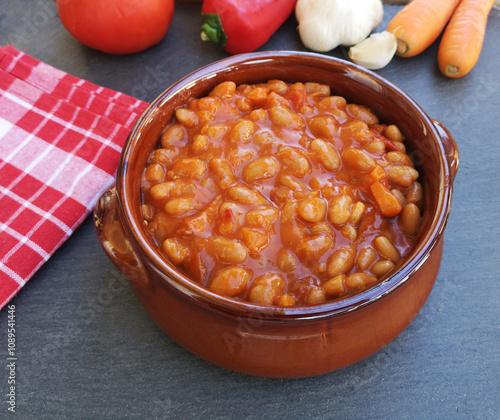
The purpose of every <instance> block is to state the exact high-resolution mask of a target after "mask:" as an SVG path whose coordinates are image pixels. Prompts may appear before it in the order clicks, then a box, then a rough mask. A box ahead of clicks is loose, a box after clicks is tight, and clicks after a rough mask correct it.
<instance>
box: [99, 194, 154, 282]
mask: <svg viewBox="0 0 500 420" xmlns="http://www.w3.org/2000/svg"><path fill="white" fill-rule="evenodd" d="M94 225H95V229H96V233H97V236H98V238H99V242H100V243H101V246H102V247H103V249H104V251H105V252H106V254H108V256H109V258H110V259H111V261H113V263H114V264H115V265H116V266H117V267H118V268H119V270H120V271H121V272H122V273H123V274H125V276H126V277H127V278H128V279H129V280H131V281H134V282H139V283H144V282H148V272H147V270H146V268H145V267H144V265H143V264H142V262H141V259H140V258H139V256H138V255H137V253H136V252H135V251H134V249H133V248H132V245H131V244H130V241H129V240H128V238H127V236H126V235H125V232H124V231H123V229H122V227H121V223H120V220H119V217H118V208H117V201H116V189H115V188H110V189H109V190H108V191H106V192H105V193H104V194H103V195H102V196H101V197H100V198H99V200H98V201H97V204H96V206H95V208H94Z"/></svg>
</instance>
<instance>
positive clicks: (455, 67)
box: [438, 0, 495, 77]
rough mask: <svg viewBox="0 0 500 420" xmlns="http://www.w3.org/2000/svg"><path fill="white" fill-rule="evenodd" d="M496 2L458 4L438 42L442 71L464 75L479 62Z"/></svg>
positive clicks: (475, 0) (482, 0)
mask: <svg viewBox="0 0 500 420" xmlns="http://www.w3.org/2000/svg"><path fill="white" fill-rule="evenodd" d="M494 3H495V0H462V1H461V3H460V4H459V5H458V7H457V9H456V10H455V12H454V13H453V16H452V18H451V20H450V23H448V26H447V27H446V30H445V32H444V35H443V38H442V39H441V43H440V44H439V51H438V64H439V70H441V73H443V74H444V75H445V76H448V77H462V76H465V75H466V74H467V73H469V72H470V71H471V70H472V68H473V67H474V66H475V65H476V63H477V60H478V59H479V54H480V53H481V49H482V46H483V40H484V33H485V31H486V22H487V20H488V14H489V12H490V10H491V8H492V7H493V4H494Z"/></svg>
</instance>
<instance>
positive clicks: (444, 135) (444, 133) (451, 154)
mask: <svg viewBox="0 0 500 420" xmlns="http://www.w3.org/2000/svg"><path fill="white" fill-rule="evenodd" d="M432 122H433V123H434V125H435V126H436V128H437V131H438V132H439V136H440V137H441V140H442V141H443V146H444V148H445V151H446V156H447V158H448V164H449V165H450V170H451V175H452V177H453V179H455V176H456V175H457V171H458V164H459V162H460V154H459V153H458V146H457V143H456V142H455V139H454V138H453V136H452V135H451V133H450V132H449V131H448V129H447V128H446V127H445V126H444V125H443V124H442V123H440V122H439V121H438V120H436V119H434V118H432Z"/></svg>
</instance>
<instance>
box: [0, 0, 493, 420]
mask: <svg viewBox="0 0 500 420" xmlns="http://www.w3.org/2000/svg"><path fill="white" fill-rule="evenodd" d="M399 9H400V6H386V7H385V17H384V22H383V23H382V25H381V26H380V28H384V27H385V26H386V25H387V23H388V22H389V20H390V18H391V17H392V16H394V14H395V13H396V12H397V10H399ZM200 10H201V6H200V4H199V3H179V2H177V3H176V11H175V15H174V19H173V22H172V26H171V28H170V29H169V32H168V34H167V36H166V38H165V39H164V40H163V41H162V42H161V43H160V44H159V45H157V46H155V47H153V48H151V49H149V50H148V51H145V52H143V53H140V54H135V55H131V56H125V57H113V56H108V55H105V54H102V53H99V52H97V51H93V50H90V49H88V48H86V47H84V46H82V45H81V44H79V43H78V42H77V41H75V40H74V39H73V38H72V37H71V36H70V35H69V34H68V33H67V32H66V30H65V29H64V28H63V27H62V25H61V23H60V21H59V19H58V17H57V14H56V9H55V4H54V2H53V1H51V0H38V1H27V0H2V6H1V9H0V45H6V44H8V43H13V44H14V46H15V47H16V48H18V49H20V50H25V51H26V52H27V53H28V54H31V55H33V56H34V57H36V58H38V59H40V60H43V61H45V62H47V63H49V64H51V65H53V66H55V67H58V68H60V69H62V70H64V71H66V72H69V73H72V74H74V75H76V76H79V77H82V78H85V79H88V80H90V81H91V82H94V83H97V84H100V85H103V86H106V87H109V88H112V89H116V90H120V91H123V92H125V93H127V94H130V95H134V96H136V97H139V98H141V99H143V100H147V101H150V100H152V99H153V98H154V97H155V96H156V95H157V94H158V93H159V92H161V91H162V90H163V89H164V88H165V87H167V86H168V85H169V84H171V83H172V82H174V81H175V80H176V79H178V78H179V77H181V76H184V75H185V74H186V73H188V72H190V71H192V70H195V69H197V68H198V67H200V66H202V65H205V64H208V63H210V62H212V61H215V60H217V59H220V58H224V57H226V56H227V55H226V54H225V53H224V52H220V51H217V50H216V49H215V48H214V47H213V46H212V45H207V44H204V43H202V42H201V41H200V40H199V22H200V17H199V13H200ZM296 25H297V23H296V21H295V19H294V17H291V18H290V19H289V20H288V21H287V22H286V23H285V25H283V26H282V27H281V28H280V29H279V31H278V32H277V33H276V34H275V36H273V37H272V39H271V40H270V41H269V42H268V43H267V44H266V45H265V46H264V47H262V48H261V49H262V50H271V49H293V50H304V47H303V46H302V45H301V42H300V38H299V36H298V33H297V31H296ZM499 35H500V10H498V9H497V10H493V11H492V13H491V16H490V21H489V26H488V29H487V34H486V41H485V44H484V48H483V52H482V55H481V58H480V61H479V63H478V65H477V67H476V68H475V69H474V70H473V72H472V73H471V74H469V75H468V76H467V77H465V78H463V79H459V80H449V79H446V78H444V77H443V76H441V75H440V73H439V71H438V68H437V64H436V54H437V46H438V45H437V43H436V44H434V45H433V46H432V47H431V48H430V49H428V50H427V51H426V52H424V53H423V54H421V55H420V56H418V57H416V58H413V59H394V60H393V62H391V64H390V65H389V66H388V67H386V68H385V69H383V70H380V71H379V74H381V75H382V76H384V77H386V78H387V79H389V80H390V81H392V82H394V83H395V84H397V85H398V86H399V87H401V88H402V89H403V90H405V91H406V92H407V93H408V94H410V96H412V97H413V98H414V99H415V100H416V101H417V102H418V103H419V104H420V105H421V106H422V107H423V108H424V109H425V110H426V111H427V113H428V114H429V115H430V116H431V117H433V118H436V119H438V120H440V121H441V122H442V123H443V124H444V125H445V126H447V127H448V128H449V129H450V131H451V132H452V133H453V135H454V137H455V139H456V141H457V143H458V145H459V149H460V153H461V164H460V168H459V172H458V176H457V178H456V180H455V193H454V202H453V210H452V214H451V218H450V221H449V224H448V227H447V230H446V235H445V248H444V255H443V261H442V266H441V271H440V274H439V277H438V279H437V282H436V285H435V287H434V290H433V292H432V294H431V296H430V298H429V300H428V301H427V303H426V305H425V306H424V308H423V309H422V311H421V313H420V314H419V315H418V317H417V318H416V319H415V321H414V322H413V323H412V324H411V325H410V326H409V327H408V328H407V329H406V330H405V331H404V332H403V333H402V334H401V335H400V336H399V337H398V338H397V339H396V340H395V341H393V342H392V343H390V344H389V345H388V346H387V347H386V348H384V349H383V350H381V351H380V352H378V353H377V354H375V355H373V356H372V357H370V358H368V359H366V360H364V361H362V362H360V363H358V364H356V365H354V366H350V367H348V368H345V369H343V370H340V371H337V372H333V373H330V374H326V375H322V376H319V377H314V378H306V379H293V380H276V379H263V378H255V377H249V376H244V375H241V374H237V373H234V372H230V371H226V370H223V369H220V368H218V367H215V366H213V365H211V364H209V363H207V362H205V361H203V360H200V359H199V358H197V357H195V356H193V355H191V354H190V353H188V352H187V351H186V350H184V349H183V348H181V347H180V346H178V345H177V344H176V343H175V342H173V341H172V340H171V339H170V338H169V337H168V336H166V335H165V334H164V333H163V332H162V331H161V330H160V329H159V328H158V327H157V326H156V325H155V324H154V322H153V321H152V320H151V319H150V318H149V316H148V315H147V314H146V312H145V311H144V309H143V308H142V307H141V305H140V304H139V302H138V300H137V299H136V297H135V295H134V293H133V291H132V289H131V287H130V285H129V284H128V281H127V280H126V279H125V278H124V277H123V276H122V275H121V274H120V272H119V271H118V270H117V269H116V268H115V267H114V266H113V264H112V263H111V261H110V260H109V259H108V258H107V257H106V255H105V254H104V252H103V251H102V249H101V246H100V244H99V242H98V240H97V236H96V234H95V232H94V227H93V223H92V219H91V217H89V218H87V219H86V221H85V222H84V223H83V225H82V226H81V227H80V228H79V229H78V230H77V231H76V232H75V233H74V234H73V236H72V237H71V238H70V239H69V240H68V241H67V242H66V243H65V244H64V245H63V246H62V247H61V248H60V249H59V250H58V251H57V252H56V254H55V255H54V256H53V257H52V258H51V259H50V260H49V261H48V262H47V263H46V264H45V265H44V266H43V267H42V268H41V269H40V270H39V272H38V273H37V274H36V275H35V276H34V277H33V278H32V279H31V280H30V281H29V283H28V284H27V285H26V286H25V287H24V288H23V289H22V290H21V292H20V293H19V294H18V296H16V297H15V298H14V299H13V300H12V302H11V303H12V304H14V305H15V306H16V329H17V343H16V344H17V356H18V364H17V371H16V374H17V384H16V385H17V388H16V391H17V412H16V414H15V415H11V414H10V413H9V412H8V411H7V403H6V400H7V398H6V397H5V396H4V395H5V394H6V393H7V392H8V385H7V376H8V371H7V368H6V365H7V362H6V358H7V354H6V351H7V337H6V330H7V312H6V310H5V309H4V310H2V311H1V312H0V363H2V364H3V365H4V366H5V370H4V369H0V395H2V397H0V401H1V403H0V418H8V417H13V418H22V419H65V418H68V419H129V418H130V419H133V418H148V419H154V418H168V419H190V418H238V419H263V418H276V419H278V418H294V419H295V418H297V419H299V418H300V419H303V418H341V419H343V418H349V419H350V418H352V419H452V418H453V419H454V418H457V419H497V418H500V411H499V409H500V403H499V395H500V392H499V377H500V371H499V370H500V369H499V362H500V355H499V328H498V327H499V326H498V324H499V271H500V264H499V260H500V259H499V251H498V250H499V247H500V239H499V238H500V228H499V223H498V218H499V214H500V211H499V210H500V206H499V195H500V187H499V185H500V184H499V180H500V177H499V162H500V151H499V148H498V141H499V131H500V122H499V120H500V116H499V110H500V72H499V67H500V56H499V46H498V37H499ZM330 55H333V56H337V57H345V51H344V50H342V49H337V50H335V51H333V52H331V53H330ZM2 358H4V359H3V360H4V361H3V362H2ZM2 372H3V373H2Z"/></svg>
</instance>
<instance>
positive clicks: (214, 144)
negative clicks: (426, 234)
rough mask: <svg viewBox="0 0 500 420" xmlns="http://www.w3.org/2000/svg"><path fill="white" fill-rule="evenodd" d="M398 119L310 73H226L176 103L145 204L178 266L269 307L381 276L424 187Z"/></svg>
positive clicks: (344, 291) (412, 227) (413, 222)
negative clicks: (306, 79)
mask: <svg viewBox="0 0 500 420" xmlns="http://www.w3.org/2000/svg"><path fill="white" fill-rule="evenodd" d="M418 175H419V174H418V172H417V171H416V170H415V169H414V167H413V163H412V162H411V159H410V158H409V156H408V155H407V154H405V146H404V138H403V136H402V134H401V132H400V131H399V129H398V128H397V127H396V126H395V125H388V126H387V125H385V124H380V123H379V121H378V119H377V117H376V116H375V115H374V114H373V113H372V112H371V111H370V110H369V109H367V108H365V107H363V106H360V105H356V104H348V103H346V100H345V99H344V98H341V97H338V96H332V92H331V91H330V88H329V87H328V86H325V85H321V84H317V83H295V84H286V83H284V82H282V81H278V80H273V81H269V82H268V83H264V84H259V85H241V86H236V85H235V84H234V83H232V82H223V83H221V84H220V85H218V86H217V87H215V88H214V90H213V91H212V92H211V93H210V94H209V95H208V96H207V97H205V98H200V99H193V100H191V101H190V102H189V103H188V104H186V106H185V107H183V108H179V109H177V110H176V113H175V119H174V121H173V122H172V124H171V125H170V126H169V127H167V128H166V129H165V131H164V133H163V135H162V138H161V139H160V141H159V147H158V149H156V150H155V151H153V152H152V153H151V155H150V157H149V161H148V165H147V167H146V168H145V171H144V174H143V177H142V180H141V190H142V197H143V206H142V212H143V216H144V219H145V223H147V225H148V228H149V230H150V231H151V233H152V235H153V236H154V239H155V242H156V243H157V244H158V246H159V247H160V248H161V249H162V251H163V252H164V253H165V254H166V256H167V257H168V258H169V259H170V260H171V262H172V263H173V264H175V265H176V266H178V267H179V268H180V269H181V270H183V271H184V272H186V273H187V274H188V275H189V276H190V277H191V278H192V279H193V280H195V281H197V282H199V283H200V284H202V285H204V286H206V287H208V288H210V289H211V290H213V291H215V292H217V293H220V294H223V295H226V296H231V297H235V298H241V299H244V300H248V301H250V302H254V303H258V304H265V305H281V306H290V305H303V304H318V303H322V302H324V301H326V300H331V299H337V298H341V297H343V296H345V295H348V294H352V293H355V292H358V291H360V290H363V289H364V288H366V287H369V286H370V285H372V284H374V283H376V282H377V281H378V280H379V279H380V278H381V277H383V276H384V275H385V274H387V273H388V272H390V271H391V270H393V269H394V267H395V266H396V265H397V263H398V262H399V260H400V259H401V258H402V256H404V254H405V253H406V252H407V251H408V249H409V248H410V246H411V243H412V240H413V237H414V236H415V235H416V233H417V231H418V227H419V223H420V211H421V209H422V200H423V193H422V187H421V185H420V184H419V183H418V180H417V179H418Z"/></svg>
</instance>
